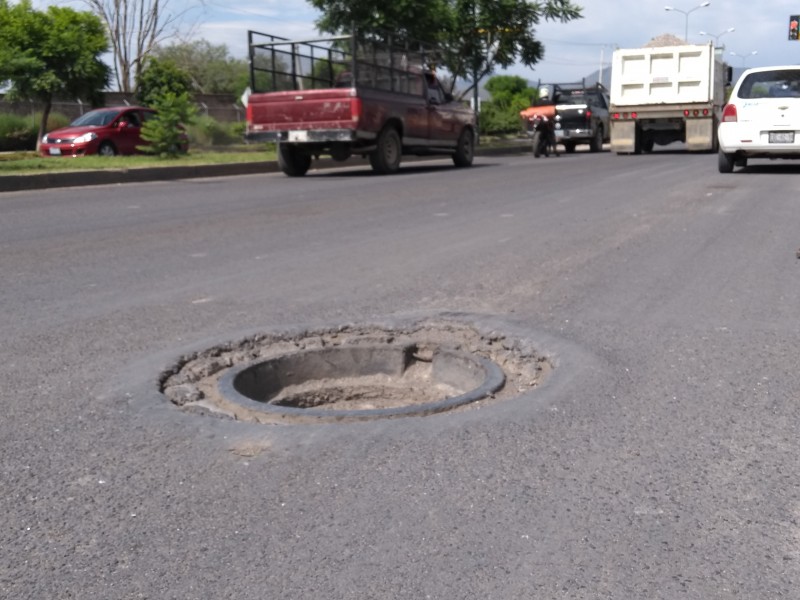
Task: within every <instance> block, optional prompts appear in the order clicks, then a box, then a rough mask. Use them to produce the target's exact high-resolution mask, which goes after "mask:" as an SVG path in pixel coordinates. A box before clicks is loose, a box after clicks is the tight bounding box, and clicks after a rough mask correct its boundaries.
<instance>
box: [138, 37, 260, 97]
mask: <svg viewBox="0 0 800 600" xmlns="http://www.w3.org/2000/svg"><path fill="white" fill-rule="evenodd" d="M153 56H154V57H155V58H158V59H161V60H169V61H172V62H173V63H174V64H175V65H176V66H177V67H179V68H180V69H182V70H183V71H185V72H186V73H188V74H189V76H190V77H191V81H192V88H193V89H194V91H195V92H197V93H200V94H237V95H239V94H241V93H242V92H243V91H244V89H245V88H246V87H247V85H248V83H249V77H250V75H249V68H248V65H247V61H246V60H243V59H237V58H232V57H231V56H230V54H229V52H228V47H227V46H226V45H225V44H220V45H213V44H211V43H209V42H208V41H207V40H196V41H193V42H181V43H175V44H170V45H169V46H158V47H156V48H154V49H153Z"/></svg>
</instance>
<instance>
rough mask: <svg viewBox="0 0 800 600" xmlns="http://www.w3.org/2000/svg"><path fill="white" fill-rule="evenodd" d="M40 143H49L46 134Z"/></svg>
mask: <svg viewBox="0 0 800 600" xmlns="http://www.w3.org/2000/svg"><path fill="white" fill-rule="evenodd" d="M42 143H43V144H47V143H49V142H48V141H47V134H46V133H45V134H44V135H43V136H42Z"/></svg>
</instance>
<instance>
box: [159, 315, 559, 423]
mask: <svg viewBox="0 0 800 600" xmlns="http://www.w3.org/2000/svg"><path fill="white" fill-rule="evenodd" d="M549 369H550V365H549V363H548V361H547V360H546V359H544V358H543V357H541V356H539V355H538V354H537V353H536V351H535V350H534V349H533V348H532V347H528V346H526V345H525V344H523V343H522V342H520V341H519V340H514V339H510V338H508V337H507V336H505V335H502V334H500V333H498V332H496V331H493V332H489V333H481V332H479V331H478V330H476V329H474V328H472V327H469V326H466V325H463V324H454V323H431V322H425V323H420V324H415V325H411V326H407V327H397V328H383V327H374V326H364V327H357V326H345V327H338V328H332V329H321V330H316V331H303V332H295V333H286V334H262V335H256V336H252V337H250V338H247V339H244V340H241V341H239V342H234V343H229V344H224V345H221V346H216V347H214V348H210V349H208V350H205V351H203V352H199V353H196V354H194V355H191V356H186V357H184V358H182V359H181V360H180V361H179V362H178V363H177V364H176V365H175V366H174V367H173V368H171V369H169V370H168V371H167V372H165V373H163V374H162V376H161V378H160V387H161V391H162V392H163V393H164V395H165V396H166V397H167V398H168V399H169V400H170V401H171V402H172V403H173V404H175V405H177V406H179V407H181V408H182V409H183V410H184V411H187V412H193V413H200V414H208V415H213V416H217V417H222V418H230V419H236V420H241V421H248V422H257V423H295V422H309V421H350V420H364V419H375V418H388V417H400V416H411V415H416V416H422V415H427V414H433V413H437V412H443V411H447V410H461V409H465V408H467V407H469V406H472V405H474V404H477V405H480V404H481V403H486V402H490V401H498V400H502V399H505V398H509V397H513V396H517V395H519V394H520V393H522V392H525V391H527V390H530V389H531V388H533V387H535V386H536V385H538V383H539V382H540V381H541V379H542V377H543V376H544V375H545V374H546V373H547V372H548V371H549Z"/></svg>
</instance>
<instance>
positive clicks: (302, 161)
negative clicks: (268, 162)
mask: <svg viewBox="0 0 800 600" xmlns="http://www.w3.org/2000/svg"><path fill="white" fill-rule="evenodd" d="M278 166H279V167H280V168H281V171H283V172H284V173H285V174H286V175H288V176H289V177H302V176H303V175H305V174H306V173H308V169H309V167H311V155H310V154H306V153H305V152H303V151H302V150H300V149H299V148H298V147H297V146H294V145H292V144H278Z"/></svg>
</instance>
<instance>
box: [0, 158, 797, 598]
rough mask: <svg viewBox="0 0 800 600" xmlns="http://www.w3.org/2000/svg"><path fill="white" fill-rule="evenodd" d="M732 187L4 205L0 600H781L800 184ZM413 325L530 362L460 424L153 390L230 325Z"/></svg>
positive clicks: (792, 434) (516, 166)
mask: <svg viewBox="0 0 800 600" xmlns="http://www.w3.org/2000/svg"><path fill="white" fill-rule="evenodd" d="M755 162H756V163H757V162H758V161H755ZM759 164H760V166H755V167H753V168H751V169H749V172H747V173H743V174H733V175H728V176H725V175H720V174H719V173H717V171H716V156H713V155H689V154H682V153H677V152H676V153H673V152H656V153H653V154H652V155H643V156H625V157H621V156H615V155H613V154H611V153H608V152H604V153H600V154H590V153H576V154H573V155H567V156H561V157H559V158H549V159H539V160H534V159H533V158H532V157H531V156H530V155H521V156H515V157H491V158H490V157H482V158H478V159H477V160H476V164H475V166H474V168H472V169H466V170H457V169H454V168H453V167H452V165H451V163H450V162H449V161H434V162H432V163H426V164H415V165H408V166H406V167H405V168H403V169H402V171H401V173H400V174H398V175H396V176H390V177H379V176H374V175H372V174H371V172H370V171H369V168H368V167H366V168H365V167H359V168H354V169H340V170H330V171H317V172H312V173H311V174H310V175H309V176H308V177H306V178H303V179H289V178H285V177H283V176H282V175H280V174H264V175H251V176H241V177H230V178H219V179H210V178H209V179H195V180H185V181H173V182H153V183H141V184H126V185H116V186H100V187H86V188H70V189H63V190H59V189H53V190H46V191H35V192H19V193H7V194H3V195H0V273H2V276H3V286H2V289H3V291H2V294H0V314H2V315H3V317H2V319H0V340H2V342H0V380H2V382H3V385H2V387H1V388H0V402H1V403H2V409H3V414H2V416H1V417H0V456H2V460H1V461H0V475H1V476H2V478H1V481H2V488H3V493H2V494H1V495H0V515H2V517H0V524H2V527H0V547H1V548H2V549H3V551H2V552H0V597H4V598H79V599H86V598H104V599H110V598H125V599H127V598H149V599H159V600H161V599H167V598H170V599H171V598H174V599H180V600H189V599H195V598H196V599H208V598H223V597H224V598H236V599H251V598H252V599H264V598H276V599H277V598H280V599H306V598H308V599H315V600H319V599H348V600H350V599H352V600H364V599H366V598H375V599H390V598H391V599H395V598H396V599H412V598H413V599H441V600H453V599H459V598H463V599H475V598H481V599H484V600H488V599H496V600H509V599H517V598H519V599H530V598H536V599H539V598H542V599H550V598H570V599H578V598H580V599H583V598H585V599H595V598H617V599H631V598H648V599H654V598H659V599H660V598H663V599H672V598H697V599H703V600H707V599H712V598H747V599H752V598H779V597H787V598H789V597H795V596H796V595H797V593H798V589H800V522H799V521H800V489H798V481H800V461H798V459H797V457H798V453H799V452H800V441H798V425H800V411H798V402H800V375H798V368H797V365H798V358H797V357H798V342H800V316H798V313H799V312H800V311H799V310H798V298H800V283H799V281H800V260H798V257H797V252H798V247H800V210H798V206H799V203H800V200H798V194H797V189H798V187H800V171H798V169H797V167H794V166H792V165H791V164H787V165H783V164H771V163H759ZM420 316H422V317H425V318H432V319H440V318H445V316H447V318H454V319H456V320H458V321H459V322H464V323H467V324H470V325H473V324H474V325H475V326H476V327H484V328H490V329H493V330H496V331H498V332H501V333H502V334H504V335H508V336H509V337H510V338H514V339H523V340H530V341H532V342H533V343H534V344H535V345H536V347H537V349H538V350H539V351H540V352H541V353H542V354H545V355H547V356H548V357H549V359H550V360H551V361H552V363H553V364H554V365H555V368H554V370H553V372H552V373H551V375H550V376H549V377H548V378H547V380H546V381H545V382H544V383H543V384H542V385H541V386H539V387H538V388H537V389H535V390H533V391H532V392H528V393H525V394H523V395H521V396H518V397H515V398H512V399H509V400H507V401H504V402H499V403H494V404H490V405H487V406H484V407H482V408H480V410H467V411H463V412H458V413H445V414H441V415H436V416H430V417H424V418H407V419H393V420H382V421H370V422H365V423H348V424H326V425H314V424H308V425H292V426H264V425H251V424H245V423H237V422H233V421H228V420H223V419H215V418H210V417H202V416H198V415H190V414H184V413H182V412H181V411H179V410H178V409H177V408H176V407H174V406H172V405H171V404H169V403H168V402H166V400H165V399H164V398H163V396H161V395H160V394H159V393H158V391H157V387H156V379H157V377H158V376H159V373H160V372H161V371H162V370H163V369H164V368H166V367H167V366H169V365H171V364H174V363H175V361H177V360H178V359H179V358H180V357H181V356H183V355H185V354H187V353H191V352H192V351H195V350H197V349H202V348H208V347H210V346H212V345H215V344H219V343H222V342H224V341H227V340H234V339H239V338H240V336H242V335H247V334H249V333H251V332H254V331H256V332H258V331H261V332H273V331H279V330H284V329H285V328H290V327H308V328H312V329H313V328H314V327H325V326H339V325H343V324H348V323H354V324H365V323H370V324H371V323H392V322H395V321H397V320H404V319H408V318H417V317H420Z"/></svg>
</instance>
